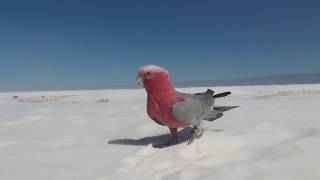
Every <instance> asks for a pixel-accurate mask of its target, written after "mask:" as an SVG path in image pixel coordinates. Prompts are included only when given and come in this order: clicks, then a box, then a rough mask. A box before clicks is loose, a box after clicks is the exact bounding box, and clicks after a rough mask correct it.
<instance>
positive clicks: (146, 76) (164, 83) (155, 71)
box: [137, 65, 172, 91]
mask: <svg viewBox="0 0 320 180" xmlns="http://www.w3.org/2000/svg"><path fill="white" fill-rule="evenodd" d="M137 83H138V84H140V85H142V86H143V87H144V88H145V89H146V90H147V91H153V90H166V89H172V85H171V82H170V80H169V73H168V71H167V70H166V69H164V68H162V67H159V66H156V65H145V66H142V67H141V68H139V70H138V81H137Z"/></svg>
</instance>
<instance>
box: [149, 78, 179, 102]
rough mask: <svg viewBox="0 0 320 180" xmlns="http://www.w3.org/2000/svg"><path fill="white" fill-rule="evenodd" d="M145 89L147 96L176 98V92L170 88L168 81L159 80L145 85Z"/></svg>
mask: <svg viewBox="0 0 320 180" xmlns="http://www.w3.org/2000/svg"><path fill="white" fill-rule="evenodd" d="M145 89H146V91H147V94H148V96H155V97H160V98H162V97H174V98H175V97H176V90H175V89H174V87H173V86H172V84H171V82H170V80H169V79H159V80H158V81H156V82H152V83H150V84H148V82H147V84H146V86H145Z"/></svg>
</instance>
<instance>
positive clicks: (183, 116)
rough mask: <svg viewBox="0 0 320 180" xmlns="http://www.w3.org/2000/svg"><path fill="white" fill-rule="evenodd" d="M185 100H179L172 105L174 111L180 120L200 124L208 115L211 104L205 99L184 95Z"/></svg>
mask: <svg viewBox="0 0 320 180" xmlns="http://www.w3.org/2000/svg"><path fill="white" fill-rule="evenodd" d="M182 97H183V99H184V101H178V102H176V103H175V104H174V105H173V106H172V113H173V115H174V117H175V118H176V119H178V120H181V121H184V122H186V123H188V124H193V125H198V124H199V122H200V120H201V119H203V118H204V117H206V116H207V114H208V113H209V112H210V109H211V106H210V105H208V104H207V102H206V101H205V100H204V99H201V98H198V97H197V98H193V97H192V96H188V95H185V96H182Z"/></svg>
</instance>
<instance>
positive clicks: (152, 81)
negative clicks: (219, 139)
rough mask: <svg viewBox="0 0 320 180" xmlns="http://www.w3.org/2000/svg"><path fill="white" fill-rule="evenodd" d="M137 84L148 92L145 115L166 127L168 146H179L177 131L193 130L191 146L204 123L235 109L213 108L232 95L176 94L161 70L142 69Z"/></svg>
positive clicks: (207, 92) (144, 67)
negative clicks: (220, 100)
mask: <svg viewBox="0 0 320 180" xmlns="http://www.w3.org/2000/svg"><path fill="white" fill-rule="evenodd" d="M137 83H138V84H140V85H142V86H143V87H144V88H145V90H146V92H147V113H148V116H149V117H150V118H151V119H152V120H153V121H155V122H156V123H158V124H160V125H163V126H167V127H169V130H170V132H171V135H172V137H173V138H172V139H171V142H178V131H177V129H178V128H182V127H187V126H193V128H192V131H191V138H190V139H189V143H191V142H192V141H193V140H194V139H195V138H199V137H201V136H202V134H203V132H204V130H203V129H202V128H201V122H202V121H203V120H207V121H214V120H216V119H218V118H220V117H221V116H222V115H223V112H224V111H227V110H230V109H233V108H235V107H238V106H214V100H215V98H218V97H224V96H227V95H229V94H231V92H224V93H220V94H216V95H214V91H212V90H210V89H208V90H207V91H206V92H204V93H196V94H189V93H181V92H178V91H176V90H175V88H174V87H173V86H172V84H171V81H170V79H169V73H168V71H167V70H165V69H164V68H162V67H159V66H155V65H145V66H143V67H141V68H140V69H139V70H138V80H137Z"/></svg>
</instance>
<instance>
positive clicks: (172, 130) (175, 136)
mask: <svg viewBox="0 0 320 180" xmlns="http://www.w3.org/2000/svg"><path fill="white" fill-rule="evenodd" d="M169 130H170V133H171V136H172V139H171V142H172V143H177V142H178V129H177V128H170V127H169Z"/></svg>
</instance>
